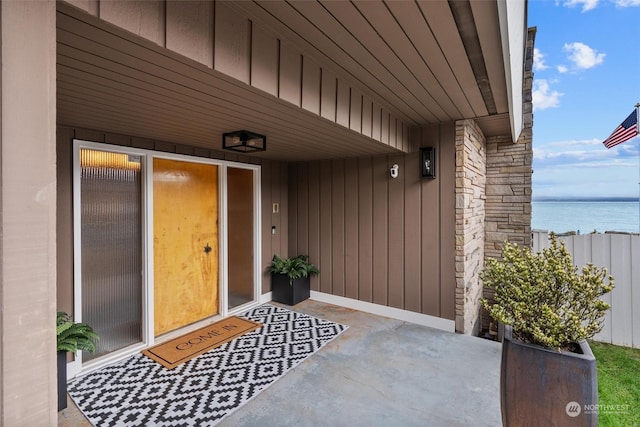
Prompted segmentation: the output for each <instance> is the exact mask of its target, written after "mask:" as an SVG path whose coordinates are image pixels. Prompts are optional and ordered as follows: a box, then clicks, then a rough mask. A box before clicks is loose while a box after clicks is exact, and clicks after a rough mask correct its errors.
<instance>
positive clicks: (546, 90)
mask: <svg viewBox="0 0 640 427" xmlns="http://www.w3.org/2000/svg"><path fill="white" fill-rule="evenodd" d="M532 96H533V109H534V111H535V110H545V109H547V108H553V107H557V106H558V104H560V97H561V96H562V94H561V93H560V92H558V91H556V90H552V89H551V86H550V85H549V82H548V81H546V80H544V79H540V80H534V81H533V91H532Z"/></svg>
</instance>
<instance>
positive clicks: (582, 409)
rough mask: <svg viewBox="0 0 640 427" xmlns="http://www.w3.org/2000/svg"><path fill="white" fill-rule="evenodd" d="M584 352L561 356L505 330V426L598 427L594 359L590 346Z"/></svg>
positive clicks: (502, 394) (585, 345) (502, 391)
mask: <svg viewBox="0 0 640 427" xmlns="http://www.w3.org/2000/svg"><path fill="white" fill-rule="evenodd" d="M579 346H580V351H581V352H582V353H581V354H580V353H571V352H564V351H563V352H558V351H553V350H549V349H546V348H544V347H540V346H537V345H532V344H526V343H523V342H520V341H517V340H514V339H513V330H512V328H511V326H506V327H505V330H504V341H503V342H502V366H501V372H500V405H501V407H502V424H503V425H504V426H505V427H509V426H518V427H522V426H597V425H598V414H597V404H598V379H597V371H596V359H595V357H594V356H593V353H592V352H591V348H590V347H589V344H588V343H587V342H586V341H581V342H580V343H579Z"/></svg>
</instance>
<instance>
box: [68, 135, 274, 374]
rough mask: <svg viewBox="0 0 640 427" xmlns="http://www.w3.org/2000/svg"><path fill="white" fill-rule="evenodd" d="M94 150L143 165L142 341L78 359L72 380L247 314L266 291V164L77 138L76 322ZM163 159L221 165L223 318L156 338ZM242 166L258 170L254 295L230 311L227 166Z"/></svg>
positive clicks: (79, 316)
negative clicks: (87, 175) (156, 217)
mask: <svg viewBox="0 0 640 427" xmlns="http://www.w3.org/2000/svg"><path fill="white" fill-rule="evenodd" d="M81 149H92V150H99V151H108V152H116V153H122V154H130V155H136V156H140V158H141V166H142V198H143V200H142V206H141V207H142V221H141V226H142V242H141V243H142V258H143V265H142V286H143V289H142V342H140V343H137V344H133V345H131V346H128V347H125V348H123V349H120V350H117V351H114V352H112V353H109V354H107V355H105V356H102V357H99V358H96V359H95V360H92V361H90V362H87V363H84V364H83V363H82V352H78V353H77V354H76V355H75V358H74V360H73V362H70V363H69V364H68V367H67V371H68V377H69V378H70V379H71V378H73V377H75V376H76V375H79V374H84V373H87V372H90V371H93V370H96V369H99V368H101V367H102V366H105V365H107V364H109V363H113V362H114V361H117V360H121V359H124V358H125V357H128V356H130V355H131V354H134V353H137V352H139V351H140V350H142V349H143V348H145V347H149V346H152V345H154V344H156V343H159V342H163V341H166V340H168V339H171V338H173V337H176V336H179V335H182V334H184V333H187V332H189V331H190V330H194V329H197V328H200V327H202V326H205V325H207V324H210V323H211V322H212V321H214V320H216V319H218V318H224V317H227V316H229V315H232V314H237V313H240V312H243V311H245V310H247V309H249V308H251V307H254V306H257V305H259V304H260V302H261V294H262V292H261V290H262V266H261V260H262V238H261V235H262V233H261V228H262V218H261V215H262V208H261V185H260V183H261V166H260V165H256V164H247V163H239V162H233V161H228V160H221V159H210V158H205V157H196V156H189V155H184V154H175V153H165V152H159V151H154V150H146V149H141V148H133V147H127V146H118V145H112V144H106V143H99V142H93V141H86V140H80V139H74V140H73V166H72V167H73V233H74V236H73V249H74V253H73V260H74V268H73V277H74V279H73V282H74V283H73V300H74V301H73V305H74V309H73V311H74V315H73V317H74V320H75V321H76V322H82V281H81V278H82V268H81V266H82V262H81V261H82V247H81V224H80V218H81V197H80V173H81V169H80V150H81ZM154 158H163V159H170V160H178V161H186V162H195V163H202V164H211V165H216V166H217V167H218V209H219V212H218V221H219V224H218V249H219V260H218V263H219V269H218V314H217V315H215V316H213V317H210V318H207V319H203V320H201V321H199V322H196V323H193V324H191V325H188V326H185V327H184V328H180V329H177V330H175V331H172V332H168V333H166V334H164V335H162V336H160V337H155V334H154V292H153V288H154V287H153V283H154V277H153V272H154V253H153V231H154V230H153V159H154ZM228 167H233V168H240V169H247V170H251V171H253V188H254V192H253V198H254V200H253V203H254V214H253V229H254V230H255V231H254V236H253V257H254V262H253V267H254V272H253V273H254V274H253V294H254V299H253V301H250V302H248V303H246V304H242V305H240V306H238V307H234V308H233V309H231V310H229V309H228V303H227V302H228V238H227V233H228V213H227V211H228V203H227V195H228V193H227V168H228Z"/></svg>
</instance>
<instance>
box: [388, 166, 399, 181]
mask: <svg viewBox="0 0 640 427" xmlns="http://www.w3.org/2000/svg"><path fill="white" fill-rule="evenodd" d="M399 170H400V167H399V166H398V165H397V164H394V165H393V166H391V169H389V173H390V174H391V178H394V179H395V178H397V177H398V171H399Z"/></svg>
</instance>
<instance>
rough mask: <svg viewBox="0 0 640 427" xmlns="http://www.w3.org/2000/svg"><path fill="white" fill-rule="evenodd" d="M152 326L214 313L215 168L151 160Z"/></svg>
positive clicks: (168, 326) (167, 327) (165, 327)
mask: <svg viewBox="0 0 640 427" xmlns="http://www.w3.org/2000/svg"><path fill="white" fill-rule="evenodd" d="M153 250H154V285H153V286H154V289H153V291H154V327H155V335H156V336H158V335H161V334H163V333H165V332H169V331H172V330H175V329H178V328H180V327H182V326H185V325H188V324H191V323H194V322H197V321H199V320H202V319H205V318H207V317H210V316H213V315H215V314H217V313H218V259H219V258H218V167H217V166H215V165H209V164H202V163H193V162H185V161H178V160H168V159H159V158H155V159H153Z"/></svg>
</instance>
